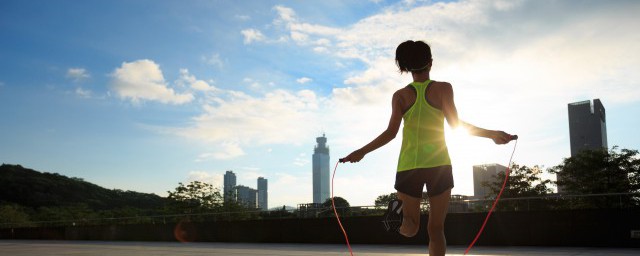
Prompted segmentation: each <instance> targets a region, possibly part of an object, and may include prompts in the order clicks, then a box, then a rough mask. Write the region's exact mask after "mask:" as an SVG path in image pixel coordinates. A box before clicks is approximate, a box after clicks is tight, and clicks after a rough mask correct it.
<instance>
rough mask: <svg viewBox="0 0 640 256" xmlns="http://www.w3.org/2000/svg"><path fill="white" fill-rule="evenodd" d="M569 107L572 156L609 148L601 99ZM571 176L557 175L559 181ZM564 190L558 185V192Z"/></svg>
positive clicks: (575, 103) (569, 105) (580, 102)
mask: <svg viewBox="0 0 640 256" xmlns="http://www.w3.org/2000/svg"><path fill="white" fill-rule="evenodd" d="M568 108H569V142H570V144H571V156H575V155H577V154H578V153H579V152H580V151H581V150H596V149H605V150H607V149H608V145H607V118H606V115H605V110H604V106H603V105H602V102H600V100H599V99H594V100H593V103H592V102H591V101H589V100H585V101H579V102H574V103H569V104H568ZM570 178H571V177H565V176H562V175H560V174H558V175H556V180H557V181H558V182H562V181H563V180H564V179H570ZM564 192H565V188H564V187H563V186H558V193H564Z"/></svg>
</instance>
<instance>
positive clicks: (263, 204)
mask: <svg viewBox="0 0 640 256" xmlns="http://www.w3.org/2000/svg"><path fill="white" fill-rule="evenodd" d="M268 200H269V197H268V194H267V179H265V178H263V177H258V208H260V209H261V210H263V211H267V210H269V201H268Z"/></svg>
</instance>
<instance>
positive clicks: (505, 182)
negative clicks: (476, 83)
mask: <svg viewBox="0 0 640 256" xmlns="http://www.w3.org/2000/svg"><path fill="white" fill-rule="evenodd" d="M511 140H515V144H513V151H511V156H510V157H509V164H508V165H507V169H506V170H505V172H504V181H503V182H502V187H501V188H500V192H499V193H498V196H497V197H496V200H495V201H493V205H491V209H490V210H489V212H488V213H487V217H486V218H485V219H484V222H483V223H482V226H481V227H480V230H479V231H478V234H477V235H476V237H475V238H474V239H473V241H472V242H471V244H469V247H467V250H465V251H464V255H467V253H469V251H471V248H473V245H474V244H475V243H476V242H477V241H478V238H480V235H481V234H482V231H484V227H485V226H486V225H487V222H488V221H489V217H491V213H493V210H495V208H496V205H498V201H499V200H500V196H502V192H503V191H504V188H505V187H506V185H507V180H509V173H511V160H513V154H514V153H515V152H516V146H518V135H511ZM340 162H342V159H340V160H339V161H338V162H336V166H335V167H334V168H333V175H332V176H331V206H333V213H334V214H335V216H336V219H337V220H338V225H340V230H342V234H343V235H344V240H345V241H346V243H347V248H349V254H350V255H351V256H353V250H352V249H351V244H350V243H349V236H347V231H345V230H344V227H343V226H342V222H341V221H340V216H339V215H338V211H337V210H336V204H335V202H334V201H333V179H334V178H335V177H336V170H338V164H339V163H340Z"/></svg>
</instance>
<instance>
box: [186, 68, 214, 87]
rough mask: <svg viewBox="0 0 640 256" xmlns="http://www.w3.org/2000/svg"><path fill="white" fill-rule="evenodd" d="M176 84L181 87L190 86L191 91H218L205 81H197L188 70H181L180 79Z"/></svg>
mask: <svg viewBox="0 0 640 256" xmlns="http://www.w3.org/2000/svg"><path fill="white" fill-rule="evenodd" d="M176 84H177V85H179V86H188V87H190V88H191V89H194V90H196V91H203V92H216V91H218V89H217V88H216V87H215V86H213V85H210V84H209V83H208V82H206V81H204V80H199V79H197V78H196V77H195V76H194V75H192V74H190V73H189V70H188V69H186V68H183V69H180V79H178V80H177V81H176Z"/></svg>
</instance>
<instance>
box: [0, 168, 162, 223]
mask: <svg viewBox="0 0 640 256" xmlns="http://www.w3.org/2000/svg"><path fill="white" fill-rule="evenodd" d="M0 198H2V200H3V201H4V202H3V203H2V204H1V205H2V209H0V211H2V213H0V214H4V215H2V218H0V222H1V223H13V225H18V226H33V225H40V226H45V225H69V224H73V223H75V224H101V223H100V222H99V221H98V220H99V219H101V218H114V217H115V216H118V217H120V218H122V217H131V216H141V215H158V214H161V213H162V212H163V211H162V209H163V207H164V205H165V204H166V202H167V199H166V198H162V197H160V196H157V195H154V194H145V193H138V192H133V191H122V190H109V189H105V188H102V187H100V186H97V185H95V184H92V183H89V182H86V181H84V180H82V179H80V178H69V177H66V176H63V175H60V174H55V173H42V172H38V171H34V170H31V169H27V168H24V167H22V166H20V165H8V164H3V165H1V166H0ZM5 218H6V220H10V221H6V220H5Z"/></svg>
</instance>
